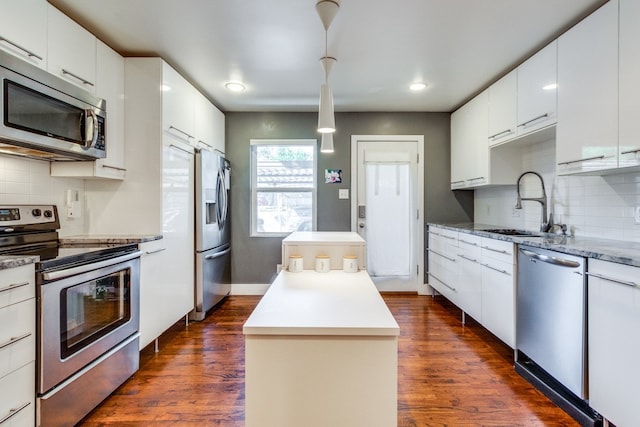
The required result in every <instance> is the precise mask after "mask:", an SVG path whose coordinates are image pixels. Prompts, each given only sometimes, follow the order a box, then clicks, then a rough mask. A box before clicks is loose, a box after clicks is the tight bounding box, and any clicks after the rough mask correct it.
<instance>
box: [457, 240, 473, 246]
mask: <svg viewBox="0 0 640 427" xmlns="http://www.w3.org/2000/svg"><path fill="white" fill-rule="evenodd" d="M458 242H462V243H466V244H467V245H472V246H478V244H477V243H473V242H467V241H466V240H462V239H458Z"/></svg>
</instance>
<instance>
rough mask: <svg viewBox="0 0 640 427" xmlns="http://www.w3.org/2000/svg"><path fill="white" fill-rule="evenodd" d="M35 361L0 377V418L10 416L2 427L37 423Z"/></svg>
mask: <svg viewBox="0 0 640 427" xmlns="http://www.w3.org/2000/svg"><path fill="white" fill-rule="evenodd" d="M35 383H36V367H35V362H31V363H28V364H26V365H24V366H23V367H21V368H20V369H17V370H15V371H13V372H11V373H10V374H9V375H7V376H5V377H2V378H0V419H2V418H4V417H6V416H10V418H7V419H5V422H3V423H2V427H25V426H33V425H35V414H36V411H35V400H36V399H35V397H36V395H35V391H34V384H35Z"/></svg>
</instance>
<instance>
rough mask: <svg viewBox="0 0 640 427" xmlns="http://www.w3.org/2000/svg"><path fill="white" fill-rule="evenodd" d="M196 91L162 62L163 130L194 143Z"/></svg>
mask: <svg viewBox="0 0 640 427" xmlns="http://www.w3.org/2000/svg"><path fill="white" fill-rule="evenodd" d="M197 93H198V91H197V90H196V89H195V88H194V87H193V86H191V84H190V83H189V82H188V81H187V80H186V79H185V78H184V77H182V76H181V75H180V73H178V72H177V71H176V70H174V69H173V68H172V67H171V66H170V65H169V64H167V63H166V62H164V61H163V62H162V114H163V115H164V117H165V120H164V129H163V130H164V132H166V133H168V134H169V135H171V136H173V137H175V138H178V139H181V140H183V141H184V142H187V143H189V144H191V145H194V144H195V103H196V95H197Z"/></svg>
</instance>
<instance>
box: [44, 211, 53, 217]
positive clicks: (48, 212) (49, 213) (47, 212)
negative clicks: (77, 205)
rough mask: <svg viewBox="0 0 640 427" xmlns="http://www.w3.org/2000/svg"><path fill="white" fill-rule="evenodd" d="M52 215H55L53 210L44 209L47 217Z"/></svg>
mask: <svg viewBox="0 0 640 427" xmlns="http://www.w3.org/2000/svg"><path fill="white" fill-rule="evenodd" d="M52 216H53V212H51V211H50V210H46V211H44V217H45V218H51V217H52Z"/></svg>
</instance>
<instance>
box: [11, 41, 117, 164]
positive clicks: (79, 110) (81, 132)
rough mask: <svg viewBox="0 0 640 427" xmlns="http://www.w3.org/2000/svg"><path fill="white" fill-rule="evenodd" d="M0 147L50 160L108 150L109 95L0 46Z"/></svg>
mask: <svg viewBox="0 0 640 427" xmlns="http://www.w3.org/2000/svg"><path fill="white" fill-rule="evenodd" d="M0 93H1V96H0V100H1V102H0V117H1V118H2V120H1V122H0V153H5V154H15V155H22V156H27V157H35V158H40V159H47V160H52V161H58V160H95V159H99V158H102V157H105V156H106V148H107V147H106V135H105V133H106V132H105V130H106V120H107V113H106V101H104V100H102V99H100V98H98V97H96V96H93V95H92V94H90V93H89V92H87V91H85V90H83V89H82V88H79V87H76V86H74V85H73V84H71V83H69V82H66V81H65V80H63V79H61V78H59V77H57V76H55V75H52V74H49V73H47V72H46V71H45V70H43V69H40V68H38V67H36V66H34V65H32V64H29V63H28V62H25V61H23V60H21V59H19V58H16V57H14V56H12V55H10V54H8V53H6V52H2V51H0Z"/></svg>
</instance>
